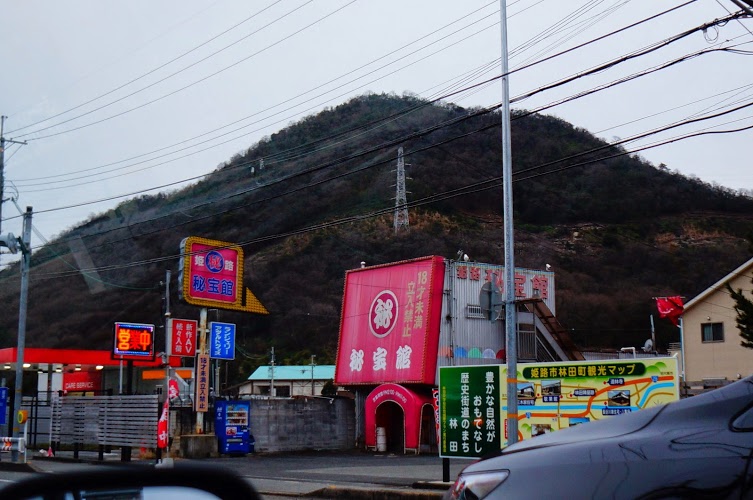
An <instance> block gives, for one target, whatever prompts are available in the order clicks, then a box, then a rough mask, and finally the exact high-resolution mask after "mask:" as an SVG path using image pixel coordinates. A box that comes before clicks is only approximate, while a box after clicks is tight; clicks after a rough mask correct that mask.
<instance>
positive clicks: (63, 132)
mask: <svg viewBox="0 0 753 500" xmlns="http://www.w3.org/2000/svg"><path fill="white" fill-rule="evenodd" d="M312 1H313V0H309V2H307V3H310V2H312ZM355 2H356V0H351V1H350V2H349V3H347V4H345V5H344V6H342V7H339V8H337V9H336V10H334V11H333V12H330V13H329V14H327V15H325V16H322V17H320V18H319V19H317V20H316V21H314V22H312V23H309V24H307V25H306V26H304V27H303V28H300V29H298V30H296V31H294V32H293V33H291V34H290V35H287V36H285V37H283V38H281V39H280V40H277V41H276V42H273V43H271V44H270V45H267V46H266V47H264V48H262V49H260V50H258V51H256V52H254V53H253V54H251V55H249V56H246V57H244V58H242V59H240V60H238V61H236V62H234V63H232V64H230V65H228V66H225V67H224V68H222V69H220V70H217V71H215V72H213V73H210V74H209V75H207V76H205V77H203V78H200V79H198V80H195V81H193V82H191V83H189V84H188V85H184V86H183V87H180V88H178V89H177V90H174V91H172V92H169V93H167V94H164V95H162V96H160V97H157V98H155V99H152V100H150V101H147V102H145V103H143V104H140V105H138V106H135V107H132V108H130V109H127V110H125V111H122V112H120V113H116V114H114V115H110V116H108V117H106V118H102V119H100V120H96V121H93V122H90V123H87V124H85V125H80V126H78V127H73V128H70V129H67V130H62V131H60V132H54V133H50V134H46V135H42V136H39V137H35V138H33V139H29V140H35V141H36V140H40V139H47V138H49V137H56V136H58V135H61V134H67V133H69V132H74V131H76V130H81V129H83V128H88V127H91V126H93V125H98V124H100V123H103V122H106V121H109V120H112V119H113V118H117V117H119V116H123V115H125V114H128V113H131V112H133V111H136V110H138V109H141V108H144V107H146V106H149V105H150V104H154V103H155V102H158V101H161V100H163V99H166V98H167V97H170V96H173V95H175V94H177V93H179V92H182V91H184V90H186V89H188V88H191V87H193V86H194V85H198V84H199V83H202V82H204V81H206V80H209V79H210V78H213V77H215V76H217V75H219V74H220V73H223V72H225V71H227V70H229V69H231V68H234V67H235V66H237V65H239V64H241V63H243V62H245V61H247V60H249V59H251V58H252V57H254V56H256V55H259V54H261V53H262V52H265V51H266V50H269V49H270V48H272V47H275V46H277V45H279V44H281V43H282V42H284V41H286V40H288V39H290V38H293V37H294V36H296V35H298V34H299V33H302V32H303V31H305V30H307V29H308V28H311V27H312V26H315V25H316V24H318V23H320V22H322V21H324V20H325V19H327V18H329V17H331V16H332V15H334V14H336V13H337V12H339V11H341V10H343V9H344V8H346V7H348V6H350V5H352V4H353V3H355ZM299 8H300V7H299ZM295 10H298V8H297V9H295ZM265 27H266V26H265ZM208 57H211V56H208ZM208 57H207V58H208ZM207 58H204V59H202V60H200V61H199V62H202V61H204V60H205V59H207ZM196 64H198V62H197V63H194V64H192V65H191V66H194V65H196ZM189 67H190V66H189ZM181 71H182V70H181ZM174 74H177V72H176V73H174ZM174 74H173V75H174ZM173 75H169V76H167V77H165V78H163V79H161V80H158V81H157V82H155V83H152V84H150V85H148V86H147V87H144V88H142V89H140V90H138V91H136V92H132V93H130V94H128V95H126V96H124V97H122V98H120V99H117V100H116V101H113V102H111V103H108V104H106V105H103V106H100V107H98V108H95V109H94V110H91V111H89V112H87V113H84V114H82V115H79V116H75V117H73V118H69V119H67V120H64V121H62V122H58V123H56V124H54V125H49V126H47V127H43V128H40V129H37V130H34V131H31V132H26V133H24V134H21V135H20V136H19V137H25V136H28V135H31V134H36V133H39V132H42V131H44V130H49V129H51V128H53V127H56V126H58V125H62V124H64V123H68V122H70V121H72V120H75V119H78V118H80V117H82V116H85V115H88V114H90V113H92V112H95V111H99V110H101V109H103V108H106V107H108V106H110V105H112V104H114V103H116V102H120V101H122V100H123V99H127V98H128V97H131V96H133V95H135V94H137V93H139V92H141V91H142V90H145V89H147V88H150V87H153V86H154V85H156V84H158V83H161V82H163V81H165V80H166V79H167V78H170V77H171V76H173Z"/></svg>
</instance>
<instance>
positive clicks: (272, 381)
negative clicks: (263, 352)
mask: <svg viewBox="0 0 753 500" xmlns="http://www.w3.org/2000/svg"><path fill="white" fill-rule="evenodd" d="M269 372H270V377H269V378H270V382H269V397H271V398H273V397H275V394H276V392H275V348H274V347H273V348H272V361H271V363H270V365H269Z"/></svg>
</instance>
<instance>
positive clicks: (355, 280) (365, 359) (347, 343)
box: [335, 257, 444, 385]
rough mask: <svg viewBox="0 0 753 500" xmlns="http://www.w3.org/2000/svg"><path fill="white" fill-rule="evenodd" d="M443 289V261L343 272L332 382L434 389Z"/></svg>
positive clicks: (434, 259)
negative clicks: (430, 387) (429, 385)
mask: <svg viewBox="0 0 753 500" xmlns="http://www.w3.org/2000/svg"><path fill="white" fill-rule="evenodd" d="M443 283H444V259H443V258H442V257H423V258H420V259H414V260H409V261H404V262H398V263H395V264H389V265H384V266H374V267H368V268H361V269H354V270H351V271H348V272H347V273H346V275H345V294H344V297H343V308H342V317H341V320H340V341H339V344H338V353H337V363H336V369H335V382H336V383H337V384H338V385H357V384H362V385H366V384H369V385H371V384H382V383H389V382H393V383H427V384H433V383H434V379H435V376H436V366H437V349H438V347H437V346H438V342H439V325H440V321H441V313H442V290H443Z"/></svg>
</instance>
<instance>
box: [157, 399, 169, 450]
mask: <svg viewBox="0 0 753 500" xmlns="http://www.w3.org/2000/svg"><path fill="white" fill-rule="evenodd" d="M169 413H170V399H169V398H166V399H165V404H164V405H162V415H160V417H159V422H158V423H157V448H167V419H168V415H169Z"/></svg>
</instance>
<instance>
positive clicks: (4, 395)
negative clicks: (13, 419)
mask: <svg viewBox="0 0 753 500" xmlns="http://www.w3.org/2000/svg"><path fill="white" fill-rule="evenodd" d="M7 412H8V388H7V387H0V425H5V424H7V423H8V421H7V420H8V419H7V418H6V417H5V414H6V413H7Z"/></svg>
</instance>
